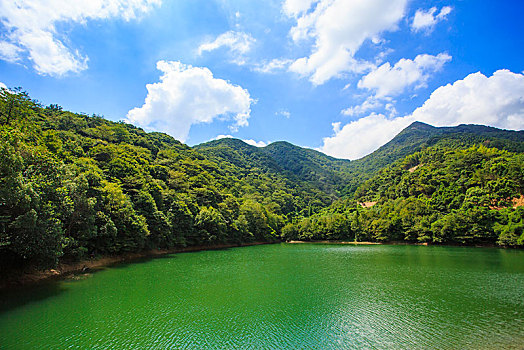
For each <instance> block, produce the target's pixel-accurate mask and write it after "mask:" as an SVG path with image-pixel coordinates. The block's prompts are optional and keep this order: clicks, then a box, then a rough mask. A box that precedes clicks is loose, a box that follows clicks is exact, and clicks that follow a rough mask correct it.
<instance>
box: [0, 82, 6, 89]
mask: <svg viewBox="0 0 524 350" xmlns="http://www.w3.org/2000/svg"><path fill="white" fill-rule="evenodd" d="M0 89H7V86H6V85H5V84H4V83H2V82H1V81H0Z"/></svg>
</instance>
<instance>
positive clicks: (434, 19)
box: [411, 6, 452, 32]
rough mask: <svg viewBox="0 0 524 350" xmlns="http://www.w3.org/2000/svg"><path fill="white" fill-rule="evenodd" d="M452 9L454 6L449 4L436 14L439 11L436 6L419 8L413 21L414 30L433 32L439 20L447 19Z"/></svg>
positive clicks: (412, 28) (412, 27)
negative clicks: (424, 8) (426, 8)
mask: <svg viewBox="0 0 524 350" xmlns="http://www.w3.org/2000/svg"><path fill="white" fill-rule="evenodd" d="M451 10H452V8H451V7H449V6H444V7H443V8H442V9H440V12H439V13H438V14H435V13H436V12H437V8H436V7H432V8H430V9H429V10H427V11H424V10H417V12H416V13H415V17H413V22H411V30H413V31H414V32H418V31H421V30H425V31H427V32H431V31H432V30H433V29H434V28H435V25H436V24H437V23H438V22H440V21H443V20H445V19H446V17H447V16H448V15H449V14H450V13H451Z"/></svg>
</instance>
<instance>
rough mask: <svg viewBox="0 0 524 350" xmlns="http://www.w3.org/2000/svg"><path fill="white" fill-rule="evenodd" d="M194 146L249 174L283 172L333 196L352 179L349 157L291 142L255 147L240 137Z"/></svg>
mask: <svg viewBox="0 0 524 350" xmlns="http://www.w3.org/2000/svg"><path fill="white" fill-rule="evenodd" d="M194 149H195V150H197V151H198V152H200V153H202V154H204V155H205V156H206V157H208V158H209V159H212V160H214V161H216V162H228V163H230V164H232V165H234V166H236V167H239V168H240V169H243V170H244V175H245V176H247V175H248V174H249V172H262V173H271V174H279V175H280V176H282V177H283V178H285V179H287V180H288V181H292V182H295V183H298V184H300V185H301V186H306V187H310V188H314V189H318V190H321V191H322V192H324V193H325V194H327V195H329V196H331V197H332V198H338V197H339V190H340V189H341V188H343V187H344V186H345V183H346V182H347V181H348V180H349V174H348V173H347V172H346V170H347V168H348V165H349V163H350V161H349V160H344V159H336V158H333V157H330V156H327V155H325V154H323V153H321V152H318V151H315V150H312V149H307V148H302V147H298V146H295V145H292V144H291V143H289V142H283V141H280V142H274V143H271V144H270V145H268V146H266V147H255V146H251V145H248V144H246V143H245V142H243V141H241V140H238V139H233V138H224V139H220V140H214V141H210V142H206V143H203V144H200V145H197V146H195V147H194ZM246 170H248V172H245V171H246Z"/></svg>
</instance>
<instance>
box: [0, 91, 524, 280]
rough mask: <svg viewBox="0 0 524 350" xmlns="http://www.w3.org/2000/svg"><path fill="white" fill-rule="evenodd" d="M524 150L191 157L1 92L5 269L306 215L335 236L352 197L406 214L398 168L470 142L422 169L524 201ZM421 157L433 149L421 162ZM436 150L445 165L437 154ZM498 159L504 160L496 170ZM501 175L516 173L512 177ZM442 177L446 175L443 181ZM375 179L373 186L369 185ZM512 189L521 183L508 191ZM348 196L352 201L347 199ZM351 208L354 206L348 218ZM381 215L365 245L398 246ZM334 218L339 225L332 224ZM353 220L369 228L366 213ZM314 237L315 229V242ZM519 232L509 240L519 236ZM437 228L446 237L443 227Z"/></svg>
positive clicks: (201, 241)
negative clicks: (341, 156) (391, 242)
mask: <svg viewBox="0 0 524 350" xmlns="http://www.w3.org/2000/svg"><path fill="white" fill-rule="evenodd" d="M523 144H524V132H522V131H505V130H499V129H495V128H490V127H483V126H476V125H461V126H458V127H452V128H435V127H432V126H429V125H427V124H422V123H414V124H412V125H411V126H409V127H408V128H406V129H405V130H403V131H402V132H401V133H400V134H399V135H397V136H396V137H395V138H394V139H393V140H391V141H390V142H389V143H387V144H386V145H384V146H382V147H381V148H379V149H378V150H377V151H375V152H373V153H372V154H370V155H368V156H366V157H364V158H362V159H359V160H356V161H351V162H350V161H348V160H341V159H336V158H333V157H329V156H327V155H325V154H322V153H320V152H318V151H315V150H311V149H306V148H301V147H298V146H294V145H292V144H290V143H287V142H275V143H272V144H270V145H268V146H266V147H262V148H257V147H253V146H250V145H248V144H246V143H244V142H242V141H240V140H235V139H221V140H216V141H211V142H207V143H204V144H201V145H198V146H195V147H193V148H191V147H188V146H187V145H184V144H182V143H180V142H179V141H177V140H175V139H173V138H172V137H170V136H169V135H166V134H163V133H158V132H153V133H147V132H145V131H144V130H142V129H140V128H137V127H135V126H133V125H130V124H125V123H122V122H112V121H109V120H106V119H104V118H101V117H98V116H95V115H93V116H88V115H85V114H80V113H73V112H68V111H64V110H63V109H62V108H61V107H60V106H57V105H50V106H42V105H41V104H40V103H38V101H34V100H32V99H31V98H30V97H29V96H28V95H27V94H26V93H23V92H15V93H12V92H9V91H7V90H5V89H0V154H1V155H2V156H1V157H0V270H2V269H3V268H5V267H6V266H30V267H31V266H33V267H34V266H52V265H55V264H56V263H57V262H59V261H64V260H69V261H74V260H79V259H85V258H86V257H91V256H96V255H109V254H123V253H127V252H136V251H140V250H143V249H152V248H162V249H169V248H173V247H177V246H184V245H205V244H223V243H240V242H250V241H274V240H279V239H281V238H287V237H292V236H293V235H290V232H291V231H290V230H289V229H285V227H289V225H292V224H293V223H298V222H302V221H301V220H302V219H303V220H305V222H306V223H307V225H305V226H304V227H302V226H301V227H302V228H304V229H307V230H309V231H308V232H309V233H311V234H312V235H313V236H314V235H317V234H318V235H317V236H319V237H320V236H322V235H324V234H323V233H322V232H325V230H327V229H328V227H332V226H333V225H335V226H336V225H338V223H340V222H342V223H344V224H343V225H339V226H336V227H337V230H338V231H339V232H341V231H340V230H342V229H344V230H346V231H347V230H348V226H347V224H348V223H350V222H349V221H348V220H349V218H350V217H352V216H351V215H353V211H354V209H355V205H356V204H355V203H356V202H355V201H350V200H349V199H348V198H352V197H353V196H354V195H355V193H356V195H357V198H358V199H360V200H366V199H376V200H377V201H381V200H383V197H385V195H384V193H386V194H388V196H390V197H387V199H388V200H389V201H390V204H388V205H389V206H390V208H397V207H398V206H397V204H399V203H401V202H402V201H403V199H402V198H403V197H402V196H404V195H403V194H404V193H408V194H410V193H418V192H417V191H419V189H418V188H417V187H416V186H415V185H416V184H413V183H411V182H409V181H411V179H412V178H411V177H409V175H406V174H405V172H406V171H408V170H409V169H408V170H406V169H405V167H404V165H400V166H399V165H398V164H399V163H398V162H402V159H403V158H405V157H408V158H409V157H413V159H411V158H409V159H408V158H405V161H406V164H409V165H410V166H411V165H413V164H414V165H415V166H416V165H420V164H418V163H417V164H415V163H416V162H414V160H415V159H419V158H420V159H430V160H432V162H433V163H435V164H437V163H438V162H439V161H440V160H441V159H445V157H447V156H448V154H451V153H450V152H451V151H457V152H458V151H464V150H466V149H468V148H470V147H471V146H474V147H476V148H475V149H476V150H477V151H474V152H472V155H470V154H469V153H468V151H467V150H466V151H464V152H466V153H465V154H462V153H460V152H459V153H457V154H455V155H454V156H453V157H452V158H451V159H449V160H447V161H446V164H448V165H449V164H451V165H449V166H446V167H443V168H442V167H441V168H439V167H438V166H437V165H434V166H432V167H430V166H425V167H421V171H425V170H426V169H431V170H432V171H433V170H435V171H434V172H435V173H436V174H437V175H438V176H437V175H435V179H437V180H436V181H437V182H438V181H440V179H448V178H449V179H457V180H456V181H459V182H465V181H467V178H468V176H470V175H471V176H472V177H473V178H474V179H477V180H478V183H480V185H479V186H480V187H479V191H478V193H476V195H482V196H484V194H485V193H486V192H490V191H491V192H492V193H499V194H500V196H502V194H503V193H507V196H509V197H511V196H517V194H518V193H519V191H520V190H519V188H520V187H518V186H521V184H520V182H518V181H521V180H518V179H516V178H518V176H519V174H521V173H519V171H520V170H519V169H521V168H522V160H521V157H517V156H515V154H517V155H521V154H522V153H523V150H524V146H523ZM482 147H483V148H482ZM493 149H495V150H496V151H493ZM497 149H498V150H497ZM508 151H511V152H514V153H511V152H508ZM417 152H426V153H424V154H423V156H422V155H420V156H418V155H417ZM439 152H440V153H439ZM497 152H498V153H497ZM433 153H434V154H437V155H439V154H440V157H441V158H436V159H433V158H431V155H432V154H433ZM470 153H471V152H470ZM417 157H419V158H417ZM424 157H426V158H424ZM499 158H501V159H503V161H502V162H497V163H495V161H496V160H497V159H499ZM406 159H407V160H406ZM424 162H426V163H429V160H428V161H424ZM476 162H481V163H482V162H484V163H482V164H480V163H479V164H480V165H481V166H482V168H479V169H480V170H479V171H478V173H476V172H472V169H476V168H475V167H476V166H477V165H478V164H477V163H476ZM489 162H493V166H494V168H493V171H500V173H498V175H497V176H498V177H495V178H492V176H491V175H490V171H492V169H491V167H489V166H488V165H489V164H488V163H489ZM495 165H496V166H495ZM455 168H456V169H460V170H461V171H460V172H456V171H455V170H454V169H455ZM382 169H385V170H382ZM388 169H390V170H391V169H394V171H393V172H391V171H390V170H388ZM504 169H511V172H509V170H508V174H506V173H504V171H505V170H504ZM441 173H444V175H450V176H451V177H446V176H444V177H441V176H440V175H441ZM523 173H524V171H523ZM384 174H386V176H384ZM399 174H400V175H399ZM464 174H466V175H467V176H466V175H464ZM515 174H517V175H515ZM416 175H418V173H416ZM373 176H375V177H374V178H373V179H374V180H372V181H371V182H369V181H368V182H366V180H369V179H370V178H372V177H373ZM453 176H455V177H453ZM457 176H458V177H457ZM520 178H522V176H521V177H520ZM426 179H427V178H426V177H424V176H421V177H420V179H419V180H420V181H419V182H420V183H421V184H423V185H424V186H425V183H424V181H426ZM408 180H409V181H408ZM417 181H418V180H417ZM446 181H448V180H446ZM450 181H451V180H449V181H448V182H445V183H442V184H435V183H431V184H429V185H428V186H432V187H428V188H438V191H440V192H438V191H437V192H435V193H437V194H438V197H439V198H440V197H444V198H445V199H446V200H450V202H451V203H454V202H453V199H454V198H458V200H461V199H463V198H462V197H464V196H467V195H473V194H474V193H469V192H468V190H469V188H468V186H464V184H463V183H461V184H460V186H459V187H457V188H458V189H457V191H458V192H457V191H456V193H457V195H456V196H455V195H449V193H448V192H446V191H447V190H446V189H447V188H449V189H451V188H453V186H451V182H450ZM490 181H491V182H490ZM508 181H509V182H508ZM515 183H517V184H518V185H511V184H515ZM375 184H376V186H375ZM508 184H510V185H508ZM437 185H438V186H437ZM359 186H361V187H360V188H361V190H359V191H357V189H358V188H359ZM377 186H378V187H377ZM441 187H442V188H441ZM521 187H522V186H521ZM389 189H391V191H393V190H394V191H395V192H394V193H393V194H391V193H389V192H388V190H389ZM356 191H357V192H356ZM399 193H400V195H399ZM483 193H484V194H483ZM520 193H521V192H520ZM441 194H442V196H441ZM393 195H395V196H396V197H395V196H393ZM482 196H481V197H482ZM500 196H499V197H497V198H491V197H489V196H488V197H487V198H491V199H493V200H496V201H497V203H495V204H496V205H499V204H500V203H503V204H504V203H505V202H507V199H508V198H509V197H508V198H501V197H500ZM344 197H346V199H345V201H339V199H341V198H344ZM484 197H485V196H484ZM512 198H514V197H512ZM415 199H416V200H419V198H418V197H416V198H413V200H415ZM350 202H351V203H352V206H349V207H350V208H352V209H350V211H349V212H348V211H346V212H344V211H345V209H344V208H345V207H347V205H346V204H347V203H350ZM397 202H398V203H397ZM462 202H464V201H462ZM462 202H461V203H462ZM445 203H447V202H445ZM468 203H469V202H468ZM448 204H449V203H447V204H446V205H448ZM459 204H460V203H459ZM379 205H380V204H379ZM453 205H455V204H453ZM356 208H357V209H358V208H359V206H357V207H356ZM428 208H429V209H428ZM428 208H426V209H424V210H429V216H428V217H429V218H433V216H431V215H433V214H435V213H434V212H433V211H435V210H437V209H435V208H436V207H431V206H430V207H428ZM446 208H447V209H446ZM446 208H444V209H445V210H448V209H449V208H451V209H449V210H448V211H447V212H446V211H445V210H444V211H441V212H440V214H442V215H448V214H449V215H455V214H454V213H453V212H451V211H450V210H458V209H457V208H458V207H457V206H451V207H449V206H448V207H446ZM484 209H486V208H484ZM484 209H483V210H484ZM373 210H375V209H371V210H370V211H369V212H366V213H367V214H365V215H368V216H369V218H371V219H370V221H369V223H370V225H371V226H372V227H375V228H373V230H375V229H378V228H377V227H380V230H381V231H380V230H379V231H380V232H382V233H384V235H382V234H381V233H380V232H379V233H376V232H375V231H376V230H375V231H369V232H371V233H369V235H368V236H365V237H370V239H376V240H378V239H379V238H380V239H386V238H388V237H396V236H395V235H398V233H399V232H400V231H399V230H398V227H397V226H395V227H396V228H397V229H396V230H394V233H395V234H394V235H393V236H392V235H390V234H389V233H387V232H390V231H388V230H390V228H391V229H393V228H392V227H394V225H396V221H395V220H394V219H395V216H394V215H393V216H380V217H378V218H377V217H374V216H373V215H371V214H369V213H373ZM439 210H440V209H439ZM465 210H466V209H465ZM468 210H469V209H468ZM486 210H491V209H489V208H488V209H486ZM408 211H409V210H408ZM386 212H388V211H387V210H386V211H383V212H382V214H381V215H385V214H384V213H386ZM390 212H393V213H394V211H391V210H390ZM465 212H467V210H466V211H465ZM324 213H328V214H329V215H326V216H324ZM332 213H335V214H336V215H338V217H337V218H336V219H334V217H333V216H330V215H331V214H332ZM472 213H473V212H472ZM350 214H351V215H350ZM440 214H438V215H440ZM510 214H511V213H510ZM510 214H508V215H510ZM395 215H396V214H395ZM435 215H437V214H435ZM438 215H437V216H438ZM490 215H491V216H489V217H490V219H489V220H491V221H489V222H490V223H492V222H497V224H500V225H502V226H500V227H501V228H500V229H501V230H506V228H504V227H506V226H507V225H509V224H508V223H506V224H507V225H506V224H504V222H503V220H506V221H507V222H511V223H518V218H516V219H513V218H512V219H508V217H509V216H508V217H506V219H504V218H502V219H500V220H502V221H500V220H499V219H497V218H498V216H497V215H498V214H496V213H495V214H493V213H491V214H490ZM310 217H319V218H322V220H324V221H322V220H321V221H319V222H321V223H322V225H320V226H318V227H317V226H308V225H309V224H308V221H307V220H308V218H310ZM453 218H455V217H452V219H453ZM339 219H340V220H342V221H339ZM375 219H377V220H378V219H380V220H379V221H374V220H375ZM459 219H460V220H462V217H460V218H459ZM355 220H356V221H357V222H360V221H361V220H360V217H357V218H356V219H355ZM427 220H430V219H427ZM446 220H447V219H446ZM450 220H451V219H450ZM453 220H454V219H453ZM493 220H495V221H493ZM497 220H499V221H497ZM511 220H517V221H511ZM460 222H461V223H462V221H460ZM464 222H468V221H464ZM353 224H354V225H357V224H355V223H353ZM473 224H475V223H472V225H473ZM344 225H346V226H344ZM388 225H389V226H388ZM392 225H393V226H392ZM457 225H458V224H457ZM460 225H462V224H460ZM475 225H476V224H475ZM504 225H506V226H504ZM511 225H513V224H511ZM312 227H316V228H315V231H314V232H312V231H311V228H312ZM355 227H358V225H357V226H355ZM425 227H426V229H427V228H428V227H430V226H427V225H426V226H425ZM460 227H462V226H460ZM482 227H484V226H482ZM511 227H513V226H511ZM515 227H516V228H515V229H513V228H511V230H517V231H518V230H520V228H519V227H520V226H518V225H517V226H515ZM302 228H300V230H302ZM440 229H441V231H442V230H444V231H445V230H447V229H448V226H446V225H444V226H442V228H440ZM300 230H299V231H300ZM323 230H324V231H323ZM347 232H350V231H347ZM391 232H393V231H391ZM391 232H390V233H391ZM512 232H513V231H512ZM515 232H516V231H515ZM386 233H387V234H386ZM312 235H309V236H307V235H302V234H301V233H299V234H297V235H295V236H296V237H306V238H307V237H313V236H312ZM324 236H325V237H327V238H333V237H334V236H326V235H324ZM508 237H509V238H508V240H505V241H510V242H514V241H515V239H514V234H511V235H509V236H508ZM424 239H425V238H424ZM517 241H518V240H517ZM469 242H472V241H471V240H470V241H469ZM519 242H520V241H519ZM1 275H2V271H0V276H1Z"/></svg>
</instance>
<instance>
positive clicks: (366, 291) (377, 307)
mask: <svg viewBox="0 0 524 350" xmlns="http://www.w3.org/2000/svg"><path fill="white" fill-rule="evenodd" d="M1 297H2V304H1V309H0V349H85V348H91V349H149V348H158V349H167V348H176V349H195V348H197V349H198V348H213V349H220V348H222V349H231V348H245V349H278V348H287V349H343V348H350V349H353V348H366V349H369V348H371V349H373V348H378V349H405V348H410V349H418V348H420V349H428V348H432V349H437V348H438V349H468V348H470V349H478V348H482V349H485V348H492V349H500V348H509V349H522V345H523V344H524V251H516V250H503V249H495V248H493V249H492V248H462V247H423V246H350V245H323V244H276V245H266V246H253V247H244V248H234V249H227V250H218V251H203V252H194V253H184V254H174V255H169V256H165V257H163V258H159V259H154V260H149V261H143V262H140V263H133V264H125V265H118V266H114V267H111V268H107V269H105V270H103V271H100V272H96V273H94V274H92V275H87V276H83V277H79V278H76V279H69V280H65V281H60V282H53V283H49V284H46V285H42V286H39V287H37V288H32V289H28V290H25V291H23V292H20V291H17V292H16V293H13V292H10V293H8V294H5V295H1Z"/></svg>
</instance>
